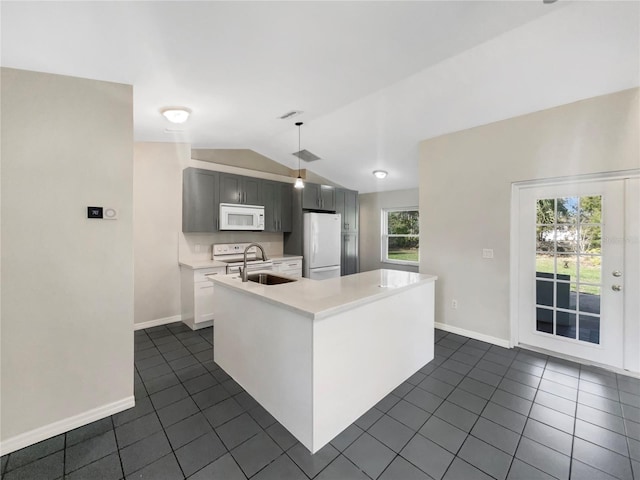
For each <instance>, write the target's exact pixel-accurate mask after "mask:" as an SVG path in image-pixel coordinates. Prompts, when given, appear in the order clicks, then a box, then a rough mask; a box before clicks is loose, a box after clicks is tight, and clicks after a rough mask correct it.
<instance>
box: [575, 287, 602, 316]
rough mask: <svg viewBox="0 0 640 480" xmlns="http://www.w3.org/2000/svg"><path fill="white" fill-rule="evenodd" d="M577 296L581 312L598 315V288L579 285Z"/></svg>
mask: <svg viewBox="0 0 640 480" xmlns="http://www.w3.org/2000/svg"><path fill="white" fill-rule="evenodd" d="M578 296H579V306H580V307H579V308H580V311H581V312H586V313H597V314H600V287H597V286H595V285H580V292H579V294H578Z"/></svg>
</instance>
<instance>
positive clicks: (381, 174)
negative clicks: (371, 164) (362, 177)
mask: <svg viewBox="0 0 640 480" xmlns="http://www.w3.org/2000/svg"><path fill="white" fill-rule="evenodd" d="M373 174H374V175H375V176H376V178H380V179H382V178H385V177H386V176H387V175H388V174H387V172H385V171H384V170H374V171H373Z"/></svg>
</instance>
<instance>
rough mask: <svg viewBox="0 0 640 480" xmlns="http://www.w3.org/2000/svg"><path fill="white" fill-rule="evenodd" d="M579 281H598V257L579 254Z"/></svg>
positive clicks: (597, 282)
mask: <svg viewBox="0 0 640 480" xmlns="http://www.w3.org/2000/svg"><path fill="white" fill-rule="evenodd" d="M580 283H594V284H599V283H600V257H599V256H589V255H580Z"/></svg>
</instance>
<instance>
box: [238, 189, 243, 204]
mask: <svg viewBox="0 0 640 480" xmlns="http://www.w3.org/2000/svg"><path fill="white" fill-rule="evenodd" d="M241 202H242V192H238V203H241Z"/></svg>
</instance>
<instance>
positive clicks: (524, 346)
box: [518, 343, 640, 378]
mask: <svg viewBox="0 0 640 480" xmlns="http://www.w3.org/2000/svg"><path fill="white" fill-rule="evenodd" d="M518 348H521V349H523V350H531V351H532V352H538V353H542V354H543V355H549V356H550V357H555V358H561V359H563V360H568V361H571V362H574V363H579V364H580V365H588V366H591V367H597V368H602V369H603V370H608V371H609V372H614V373H618V374H620V375H626V376H627V377H634V378H640V372H633V371H631V370H625V369H623V368H616V367H612V366H611V365H605V364H603V363H597V362H590V361H589V360H587V359H585V358H580V357H572V356H571V355H565V354H564V353H562V352H556V351H553V350H546V349H544V348H539V347H534V346H533V345H527V344H525V343H522V344H520V345H518Z"/></svg>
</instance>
